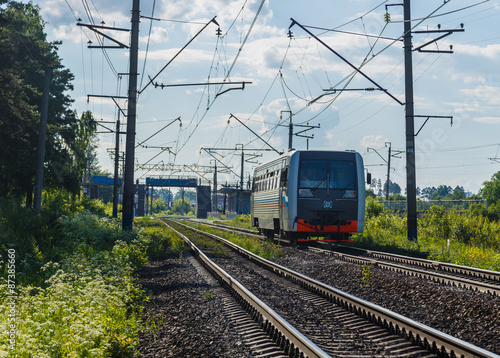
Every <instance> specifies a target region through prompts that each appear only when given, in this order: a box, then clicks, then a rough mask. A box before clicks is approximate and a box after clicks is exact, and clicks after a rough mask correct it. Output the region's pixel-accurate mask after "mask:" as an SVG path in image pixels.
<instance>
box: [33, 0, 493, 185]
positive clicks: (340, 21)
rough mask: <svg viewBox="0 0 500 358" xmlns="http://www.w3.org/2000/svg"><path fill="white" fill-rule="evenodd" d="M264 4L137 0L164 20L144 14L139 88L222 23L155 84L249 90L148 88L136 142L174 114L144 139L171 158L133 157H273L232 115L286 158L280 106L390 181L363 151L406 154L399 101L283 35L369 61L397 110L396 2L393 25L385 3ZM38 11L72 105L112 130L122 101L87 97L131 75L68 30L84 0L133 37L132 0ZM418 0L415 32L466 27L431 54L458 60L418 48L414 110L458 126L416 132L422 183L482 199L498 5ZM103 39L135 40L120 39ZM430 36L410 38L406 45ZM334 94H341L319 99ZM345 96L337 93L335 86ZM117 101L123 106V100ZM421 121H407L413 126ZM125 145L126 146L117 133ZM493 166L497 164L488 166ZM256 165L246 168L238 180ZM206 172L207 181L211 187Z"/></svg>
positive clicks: (302, 144)
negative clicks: (69, 78)
mask: <svg viewBox="0 0 500 358" xmlns="http://www.w3.org/2000/svg"><path fill="white" fill-rule="evenodd" d="M261 2H262V1H261V0H247V1H245V0H234V1H228V0H192V1H184V0H171V1H164V0H157V1H154V0H143V1H141V15H143V16H149V17H151V16H152V17H154V18H156V19H160V21H158V20H149V19H146V18H142V19H141V24H140V54H139V72H140V75H139V83H140V84H142V85H140V89H142V88H144V86H145V85H146V84H147V81H148V76H151V77H152V76H155V75H156V74H157V73H158V72H159V71H160V70H161V69H162V67H164V66H165V65H166V64H167V62H168V61H169V60H170V59H171V58H172V57H173V56H174V55H175V54H176V53H177V51H178V50H179V49H180V48H181V47H182V46H184V45H185V44H186V43H187V42H188V41H189V40H190V39H191V38H192V37H193V36H194V34H196V32H198V31H199V30H200V29H201V27H202V26H203V24H204V23H206V22H207V21H209V20H210V19H211V18H213V17H214V16H217V17H216V21H217V22H218V24H219V25H220V30H221V32H222V36H221V37H217V36H216V30H217V26H216V25H215V24H210V25H209V26H208V27H207V28H206V29H205V30H204V31H203V32H202V34H201V35H200V36H199V37H197V38H196V39H195V40H194V41H193V42H192V43H191V44H190V45H189V46H188V48H187V49H186V50H185V51H184V52H182V53H181V54H180V55H179V56H178V57H177V58H176V59H175V60H174V61H173V62H172V63H171V65H169V66H168V67H167V68H166V69H165V70H164V71H163V72H162V73H161V74H160V75H159V76H158V78H157V79H156V81H157V82H158V83H163V84H170V85H171V84H188V83H205V82H207V81H211V82H216V81H222V80H224V79H225V78H227V79H228V80H231V81H247V82H252V84H248V85H246V86H245V89H244V90H241V89H234V90H231V91H228V92H226V93H224V94H222V95H219V96H217V93H219V92H221V91H224V90H226V89H229V88H237V87H238V86H237V85H233V86H230V85H226V86H224V87H222V88H220V86H184V87H169V88H164V89H160V88H156V89H155V88H154V87H153V86H149V87H148V88H146V89H145V90H144V92H142V93H141V95H140V97H139V102H138V110H137V111H138V121H137V142H138V143H139V142H141V141H143V140H145V139H146V138H148V137H149V136H151V135H152V134H153V133H155V132H156V131H158V130H159V129H161V128H162V127H164V126H165V125H167V124H168V123H169V122H171V121H172V120H174V119H175V118H178V117H180V118H181V121H182V126H180V125H179V123H180V122H179V121H176V122H174V123H173V124H172V125H170V126H169V127H168V128H166V129H164V130H163V131H161V132H160V133H159V134H157V135H155V136H154V137H152V138H151V139H150V140H148V141H147V142H146V143H144V144H145V145H147V146H149V147H170V148H171V149H170V150H171V151H172V153H168V151H165V152H163V153H161V154H159V153H160V150H159V149H157V148H137V152H136V158H137V160H138V162H139V163H146V162H148V161H149V163H150V164H157V163H165V164H167V163H175V164H199V165H213V162H214V160H213V158H212V157H211V156H209V155H208V154H207V153H206V152H204V151H202V150H201V148H202V147H204V148H214V147H217V148H228V149H232V148H235V147H239V148H240V147H241V145H244V147H245V148H247V149H262V148H269V147H267V146H265V145H264V144H263V143H262V142H261V141H260V140H259V139H257V138H256V137H255V136H254V135H253V134H252V133H251V131H249V130H248V129H247V128H245V127H244V126H242V125H241V124H240V123H238V122H237V121H236V120H235V119H233V118H231V119H230V115H231V114H233V115H234V116H236V117H237V118H238V119H240V120H241V121H243V122H244V123H245V124H246V125H247V126H248V127H250V128H251V129H252V130H253V131H255V132H256V133H259V135H261V136H262V137H263V138H264V139H266V140H267V141H268V142H269V143H270V144H271V145H272V146H273V147H274V148H277V149H278V150H280V151H281V150H286V148H287V146H288V128H287V127H286V126H278V125H279V124H282V125H286V124H287V122H288V119H289V112H286V111H291V112H292V118H293V122H294V123H296V124H306V123H309V124H311V125H314V126H317V125H320V128H319V129H314V130H311V131H310V132H309V133H310V134H314V139H312V140H309V148H310V149H315V148H321V149H334V150H345V149H349V150H356V151H359V152H360V153H361V154H362V155H363V158H364V162H365V166H366V167H367V168H368V169H369V170H370V171H371V172H372V175H373V176H374V177H375V178H381V179H382V180H383V181H384V180H385V176H386V173H387V166H386V164H385V163H384V161H383V160H382V159H381V158H380V157H379V155H377V153H376V152H375V151H373V150H370V151H367V148H374V149H376V151H377V152H378V153H379V154H380V155H381V156H382V157H384V158H386V157H387V148H386V147H385V143H386V142H390V143H391V145H392V149H393V151H394V150H402V151H404V150H405V147H404V146H405V144H404V143H405V120H404V106H401V105H400V104H398V103H397V102H396V101H395V100H394V99H392V98H391V97H389V96H388V95H387V94H385V93H383V92H381V91H362V90H358V89H364V88H367V87H372V86H373V85H372V84H371V83H369V82H368V80H366V79H365V78H364V77H363V76H361V75H359V74H357V75H353V69H352V68H351V67H350V66H349V65H347V64H346V63H345V62H343V61H342V60H341V59H339V58H338V57H337V56H335V55H334V54H333V53H332V52H330V51H329V50H328V49H326V48H325V47H324V46H323V45H321V44H320V43H319V42H317V41H316V40H315V39H313V38H310V37H309V36H308V35H307V34H306V33H305V32H304V31H303V30H302V29H300V28H299V27H298V26H294V27H292V29H291V30H292V32H293V35H294V36H293V38H292V39H290V38H288V37H287V32H288V27H289V26H290V24H291V21H290V18H294V19H295V20H296V21H297V22H299V23H301V24H303V25H307V26H315V27H318V28H325V29H335V30H339V31H342V32H339V31H324V30H321V29H313V28H309V29H310V31H312V32H313V33H315V34H317V35H319V37H320V38H321V40H322V41H324V42H325V43H327V44H328V45H329V46H330V47H331V48H333V49H334V50H335V51H336V52H338V53H339V54H341V55H342V56H343V57H344V58H346V59H347V60H348V61H349V62H350V63H352V64H353V65H354V66H356V67H359V66H361V65H362V64H363V63H364V64H363V66H362V71H363V72H364V73H365V74H366V75H367V76H369V77H370V78H371V79H372V80H373V81H375V82H376V83H377V84H379V85H380V86H381V87H382V88H384V89H386V90H387V91H388V92H390V93H391V94H392V95H393V96H395V97H396V98H398V99H399V100H400V101H401V102H404V61H403V45H402V42H401V41H398V40H397V39H398V38H400V36H401V35H402V32H403V23H402V22H401V20H402V13H403V12H402V10H403V9H402V7H401V6H390V7H388V12H389V13H390V16H391V22H390V23H388V24H386V23H385V22H384V14H385V12H386V7H385V5H390V4H395V3H401V1H398V2H388V1H382V0H376V1H372V0H350V1H347V0H342V1H340V0H337V1H332V0H310V1H307V2H304V1H283V0H281V1H265V2H264V4H263V6H262V8H261V11H260V13H259V16H258V17H257V18H256V13H257V11H258V9H259V7H260V5H261ZM34 3H36V4H38V5H39V6H40V8H41V10H42V15H43V17H44V19H45V20H46V21H47V25H46V31H47V33H48V38H49V40H51V41H55V40H61V41H63V44H62V46H61V47H60V51H59V53H60V55H61V57H62V58H63V63H64V65H65V66H66V67H68V68H69V69H70V70H71V71H72V72H73V73H74V74H75V81H74V85H75V90H74V92H73V93H72V97H73V98H74V99H75V108H76V109H77V110H78V112H79V113H81V112H82V111H85V110H91V111H93V112H94V116H95V117H96V118H97V119H98V120H101V119H102V120H103V121H116V119H117V113H118V111H117V106H116V105H115V104H114V103H113V102H112V101H111V100H101V99H91V100H90V101H89V102H87V94H105V95H120V96H126V94H127V81H128V80H127V77H126V76H119V75H116V73H125V72H127V71H128V50H123V49H113V50H107V55H108V57H109V60H110V62H111V63H112V66H113V68H111V66H110V65H109V64H108V61H107V59H106V58H105V57H104V54H103V52H102V50H99V49H92V50H90V49H88V48H87V42H88V41H89V40H91V41H92V42H93V44H94V45H95V44H96V43H97V40H96V38H95V35H94V34H93V33H92V32H91V31H89V30H87V29H84V28H82V27H79V26H76V18H78V17H80V18H81V19H82V22H83V23H90V21H91V20H90V19H89V16H88V14H87V12H86V11H85V8H84V5H86V6H88V9H90V13H91V16H92V18H93V21H95V22H96V23H100V22H101V21H104V22H105V24H106V26H116V27H120V28H129V27H130V10H131V7H132V1H120V2H110V1H102V0H91V1H79V0H78V1H77V0H65V1H63V0H43V1H35V2H34ZM412 3H413V4H412V18H413V19H414V21H413V22H412V25H413V26H415V30H435V29H437V28H438V25H440V26H441V29H459V28H460V27H461V24H464V29H465V31H464V32H457V33H454V34H452V35H450V36H448V37H446V38H444V39H442V40H440V41H439V42H437V43H436V44H432V45H430V46H429V47H428V49H431V50H437V49H439V50H448V49H449V46H450V45H452V46H453V51H454V53H453V54H436V53H419V52H414V53H413V74H414V95H415V114H416V115H431V116H453V125H451V123H450V120H449V119H442V118H440V119H430V120H429V121H428V122H427V124H426V125H425V126H424V127H423V128H422V130H421V131H420V133H419V134H418V136H417V137H416V158H417V186H418V187H420V188H424V187H427V186H436V187H437V186H438V185H441V184H445V185H449V186H452V187H455V186H457V185H460V186H463V187H464V188H465V189H466V190H468V191H471V192H477V191H478V189H480V188H481V186H482V183H483V182H484V181H485V180H489V179H490V178H491V176H492V175H493V174H494V173H495V172H497V171H499V170H500V138H499V136H498V132H499V127H500V113H499V108H500V106H499V104H500V70H499V67H498V63H500V31H499V23H500V1H495V0H490V1H482V0H450V1H447V2H444V1H436V0H418V1H413V2H412ZM153 4H154V5H155V6H154V11H153ZM255 18H256V19H255ZM172 20H175V21H172ZM254 20H255V22H254ZM253 22H254V24H253V26H252V23H253ZM250 28H251V31H249V30H250ZM150 29H151V31H150ZM106 33H107V34H109V35H112V36H114V37H116V38H117V39H120V40H121V41H122V42H123V43H125V44H129V39H128V33H125V32H111V31H107V32H106ZM367 35H375V36H383V37H384V39H376V38H375V37H369V36H367ZM437 36H438V35H436V34H414V36H413V44H414V47H417V46H418V45H420V44H424V43H426V42H428V41H430V40H431V39H433V38H435V37H437ZM148 43H149V45H148ZM146 57H147V59H146ZM228 73H229V76H228ZM329 88H334V89H336V90H337V92H336V93H332V91H330V92H329V91H324V90H325V89H329ZM342 89H345V90H344V91H340V90H342ZM119 103H120V105H121V106H122V107H123V108H126V104H125V103H124V101H119ZM282 111H285V112H283V113H282ZM281 114H282V116H281V117H282V119H281V120H280V115H281ZM424 120H425V119H424V118H416V119H415V128H416V130H418V129H419V128H420V126H421V125H422V124H423V123H424ZM107 125H108V126H113V125H111V124H107ZM122 130H125V127H123V128H122ZM121 143H122V148H124V143H125V138H124V136H122V139H121ZM293 146H294V147H295V148H297V149H305V148H306V139H305V138H299V137H294V139H293ZM112 147H114V136H113V135H112V134H101V135H100V136H99V149H98V150H99V161H100V164H101V166H102V167H103V168H104V169H107V170H109V171H112V167H113V166H112V163H111V159H110V157H109V155H108V153H107V149H108V148H112ZM247 153H248V152H247ZM256 153H258V154H261V155H262V157H259V158H257V160H258V161H260V162H262V161H265V160H268V159H272V158H273V157H275V156H276V155H277V154H276V153H274V152H268V151H262V152H256ZM156 155H158V156H157V157H155V156H156ZM214 155H215V156H216V157H217V158H218V159H219V160H220V161H221V162H223V163H224V164H225V165H227V166H229V167H231V169H232V170H233V171H234V172H236V173H240V156H239V155H238V152H234V151H230V150H227V151H220V152H219V153H217V154H214ZM153 157H155V158H154V159H152V158H153ZM400 157H401V158H400V159H398V158H393V159H392V162H391V168H392V170H391V180H393V181H396V182H398V183H399V184H400V186H401V187H402V188H403V190H404V187H405V182H406V179H405V175H406V172H405V163H406V161H405V157H404V153H403V154H402V155H401V156H400ZM497 157H498V158H499V159H498V161H495V160H492V159H490V158H497ZM254 166H255V164H252V163H246V164H245V168H244V169H245V177H247V176H248V174H249V173H250V172H251V170H252V168H253V167H254ZM151 174H155V175H157V174H161V173H159V172H149V173H147V174H146V173H145V172H144V171H140V170H139V171H137V172H136V178H140V180H141V181H142V180H144V178H145V177H146V176H149V175H151ZM211 177H212V176H211V175H207V179H211ZM219 180H229V181H236V180H237V178H236V177H235V176H234V175H223V174H221V177H220V178H219Z"/></svg>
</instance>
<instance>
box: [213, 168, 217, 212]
mask: <svg viewBox="0 0 500 358" xmlns="http://www.w3.org/2000/svg"><path fill="white" fill-rule="evenodd" d="M214 198H215V199H214V202H215V212H217V211H218V208H217V199H218V198H217V162H215V168H214Z"/></svg>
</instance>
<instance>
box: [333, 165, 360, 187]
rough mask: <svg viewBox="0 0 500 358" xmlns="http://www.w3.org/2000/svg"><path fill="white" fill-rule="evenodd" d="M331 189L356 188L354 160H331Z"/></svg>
mask: <svg viewBox="0 0 500 358" xmlns="http://www.w3.org/2000/svg"><path fill="white" fill-rule="evenodd" d="M329 177H330V183H329V186H330V189H356V167H355V163H354V162H347V161H340V160H331V161H330V169H329Z"/></svg>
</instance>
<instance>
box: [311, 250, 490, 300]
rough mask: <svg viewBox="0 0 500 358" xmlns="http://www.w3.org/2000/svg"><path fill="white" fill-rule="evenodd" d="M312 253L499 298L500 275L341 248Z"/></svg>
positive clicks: (433, 262) (423, 260)
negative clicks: (322, 253) (320, 253)
mask: <svg viewBox="0 0 500 358" xmlns="http://www.w3.org/2000/svg"><path fill="white" fill-rule="evenodd" d="M311 249H312V250H318V251H321V252H324V253H326V254H328V255H331V256H334V257H335V258H338V259H340V260H344V261H348V262H352V263H357V264H360V265H372V266H377V267H380V268H383V269H386V270H389V271H393V272H398V273H401V274H405V275H409V276H415V277H421V278H424V279H428V280H431V281H434V282H437V283H440V284H446V285H450V286H454V287H458V288H465V289H470V290H474V291H479V292H484V293H489V294H492V295H495V296H500V272H495V271H488V270H482V269H476V268H474V267H466V266H460V265H453V264H447V263H442V262H436V261H431V260H425V259H419V258H413V257H406V256H401V255H395V254H388V253H383V252H377V251H370V250H362V249H357V248H356V249H352V248H347V250H348V251H349V252H354V253H346V252H345V251H346V249H345V248H340V249H339V251H332V250H330V249H321V248H311Z"/></svg>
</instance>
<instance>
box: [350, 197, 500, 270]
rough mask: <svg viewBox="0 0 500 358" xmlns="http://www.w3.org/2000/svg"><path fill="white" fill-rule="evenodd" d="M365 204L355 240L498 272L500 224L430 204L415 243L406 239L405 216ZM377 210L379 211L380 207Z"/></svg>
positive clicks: (385, 248) (371, 247) (366, 246)
mask: <svg viewBox="0 0 500 358" xmlns="http://www.w3.org/2000/svg"><path fill="white" fill-rule="evenodd" d="M374 205H379V204H374V203H372V204H369V205H367V215H366V218H365V230H364V232H363V234H358V235H354V237H353V238H354V239H355V240H356V243H355V244H354V246H361V247H364V248H369V249H373V250H380V251H387V252H393V253H400V254H405V255H408V254H409V255H413V256H418V257H425V258H428V259H430V260H436V261H441V262H449V263H454V264H457V265H465V266H472V267H478V268H483V269H487V270H494V271H500V224H499V223H498V222H495V221H489V219H488V218H486V217H483V216H482V215H476V214H475V213H474V212H470V211H465V212H456V211H445V210H444V209H442V208H440V207H432V209H431V211H430V212H429V213H426V214H424V215H423V217H422V218H421V219H419V220H418V242H417V243H415V242H410V241H408V240H407V239H406V235H407V233H406V230H407V229H406V218H405V217H403V218H402V217H400V216H398V215H395V214H393V213H391V212H388V211H385V210H384V209H383V208H373V206H374ZM379 209H380V210H379Z"/></svg>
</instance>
